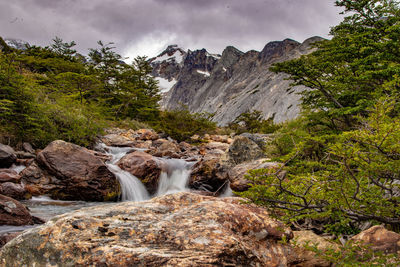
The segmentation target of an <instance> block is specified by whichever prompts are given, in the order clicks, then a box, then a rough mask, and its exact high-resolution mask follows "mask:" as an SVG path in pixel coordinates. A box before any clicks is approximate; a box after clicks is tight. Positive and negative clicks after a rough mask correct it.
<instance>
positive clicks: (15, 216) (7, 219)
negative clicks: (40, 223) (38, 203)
mask: <svg viewBox="0 0 400 267" xmlns="http://www.w3.org/2000/svg"><path fill="white" fill-rule="evenodd" d="M34 223H35V220H34V218H33V217H32V216H31V214H30V213H29V211H28V209H27V208H26V207H25V206H24V205H22V204H21V203H20V202H18V201H17V200H15V199H13V198H10V197H7V196H3V195H0V225H27V224H34Z"/></svg>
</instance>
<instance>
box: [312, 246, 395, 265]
mask: <svg viewBox="0 0 400 267" xmlns="http://www.w3.org/2000/svg"><path fill="white" fill-rule="evenodd" d="M304 249H306V250H308V251H311V252H313V253H315V254H314V255H315V256H316V257H317V258H319V259H322V260H324V261H326V262H329V263H330V264H332V265H334V266H349V267H350V266H365V267H367V266H393V267H395V266H398V259H397V258H398V257H397V255H396V254H384V253H383V252H381V251H374V250H372V249H371V247H370V246H368V245H365V244H362V243H359V242H352V241H349V242H347V243H346V244H345V245H344V246H343V247H341V248H340V249H338V250H335V249H333V248H327V249H324V250H321V249H318V248H317V246H316V245H311V244H307V245H305V246H304Z"/></svg>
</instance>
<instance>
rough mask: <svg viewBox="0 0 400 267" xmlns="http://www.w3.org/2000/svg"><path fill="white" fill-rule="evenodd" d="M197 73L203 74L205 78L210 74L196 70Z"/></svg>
mask: <svg viewBox="0 0 400 267" xmlns="http://www.w3.org/2000/svg"><path fill="white" fill-rule="evenodd" d="M197 72H198V73H200V74H203V75H204V76H206V77H210V75H211V74H210V73H209V72H208V71H201V70H197Z"/></svg>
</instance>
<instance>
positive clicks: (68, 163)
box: [21, 140, 120, 201]
mask: <svg viewBox="0 0 400 267" xmlns="http://www.w3.org/2000/svg"><path fill="white" fill-rule="evenodd" d="M37 162H38V163H39V166H33V167H32V168H30V167H28V168H27V169H25V170H24V171H23V172H22V173H21V176H22V180H23V181H24V182H25V183H27V184H28V185H34V186H37V187H39V188H40V189H41V190H43V191H46V193H50V194H51V196H52V197H53V198H55V199H64V200H85V201H113V200H117V199H118V198H119V196H120V185H119V183H118V181H117V178H116V177H115V175H114V174H113V173H112V172H111V171H109V170H108V168H107V166H106V165H105V164H104V162H103V161H102V160H101V159H100V158H98V157H96V156H95V155H94V154H93V153H92V152H91V151H89V150H88V149H86V148H83V147H80V146H77V145H74V144H71V143H67V142H64V141H61V140H57V141H53V142H52V143H50V144H49V145H48V146H47V147H46V148H45V149H43V150H42V151H41V152H40V153H38V155H37ZM38 167H40V168H38Z"/></svg>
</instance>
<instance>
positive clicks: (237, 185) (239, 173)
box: [228, 159, 280, 192]
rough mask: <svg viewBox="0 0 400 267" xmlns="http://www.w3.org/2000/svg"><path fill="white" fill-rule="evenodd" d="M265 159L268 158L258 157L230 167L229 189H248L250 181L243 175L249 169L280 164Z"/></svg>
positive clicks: (265, 167) (276, 166)
mask: <svg viewBox="0 0 400 267" xmlns="http://www.w3.org/2000/svg"><path fill="white" fill-rule="evenodd" d="M266 160H268V159H258V160H255V161H251V162H244V163H241V164H239V165H236V166H235V167H233V168H231V169H230V170H229V173H228V174H229V181H230V186H231V189H232V190H233V191H237V192H243V191H246V190H247V189H249V187H250V185H249V184H250V181H248V180H247V179H246V178H245V175H247V174H248V171H249V170H256V169H269V168H275V169H276V168H278V167H279V166H280V164H279V163H276V162H266Z"/></svg>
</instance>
